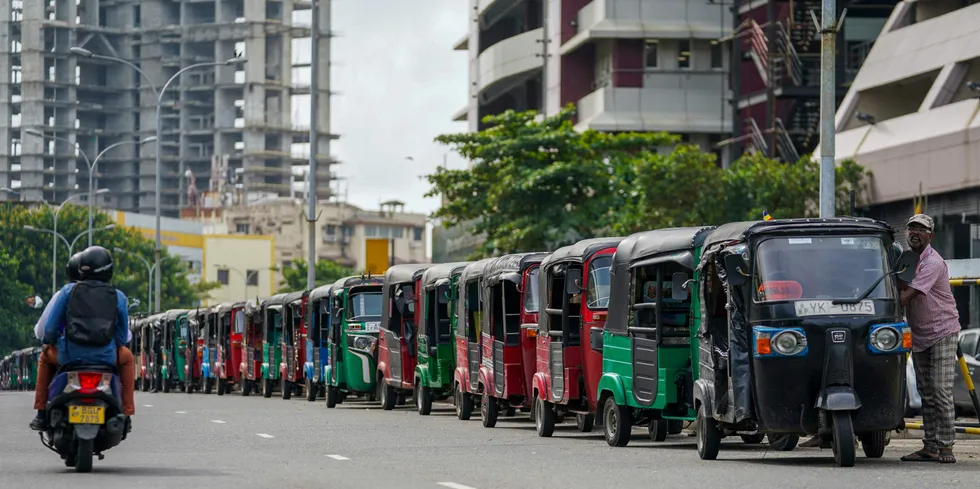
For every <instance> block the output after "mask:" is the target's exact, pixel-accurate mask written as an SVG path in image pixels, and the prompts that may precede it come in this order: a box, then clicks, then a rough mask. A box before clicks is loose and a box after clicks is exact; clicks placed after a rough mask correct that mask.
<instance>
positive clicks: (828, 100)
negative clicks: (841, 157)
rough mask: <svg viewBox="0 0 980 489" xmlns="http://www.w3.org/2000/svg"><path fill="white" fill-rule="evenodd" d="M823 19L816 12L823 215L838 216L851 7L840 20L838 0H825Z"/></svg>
mask: <svg viewBox="0 0 980 489" xmlns="http://www.w3.org/2000/svg"><path fill="white" fill-rule="evenodd" d="M820 14H821V22H817V16H816V14H815V13H813V11H811V12H810V16H811V17H812V18H813V25H816V26H820V217H823V218H826V217H834V213H835V209H834V208H835V190H836V187H837V185H836V183H835V180H834V176H835V174H836V172H835V162H834V159H835V158H834V155H835V152H836V144H835V143H836V141H835V139H836V127H835V122H834V119H835V118H836V112H837V96H836V91H837V76H836V75H837V73H836V69H837V66H836V56H837V32H838V31H839V30H840V26H841V24H843V23H844V17H845V16H846V15H847V9H844V11H843V12H842V13H841V17H840V21H839V22H838V21H837V1H836V0H822V2H821V13H820Z"/></svg>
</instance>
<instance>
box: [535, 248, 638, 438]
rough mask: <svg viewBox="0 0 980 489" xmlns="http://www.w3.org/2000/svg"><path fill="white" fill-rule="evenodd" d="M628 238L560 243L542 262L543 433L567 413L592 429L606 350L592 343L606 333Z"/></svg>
mask: <svg viewBox="0 0 980 489" xmlns="http://www.w3.org/2000/svg"><path fill="white" fill-rule="evenodd" d="M622 240H623V238H593V239H586V240H583V241H579V242H578V243H575V244H574V245H571V246H565V247H563V248H559V249H558V250H556V251H555V252H554V253H552V254H551V255H548V257H547V258H545V259H544V260H543V261H542V262H541V271H540V272H539V274H538V275H539V276H538V294H539V297H540V298H541V303H542V304H541V315H540V317H539V319H538V331H537V351H536V357H537V358H536V364H537V372H536V373H535V374H534V384H533V389H534V395H535V401H534V408H533V411H532V414H531V416H532V418H534V423H535V427H536V428H537V432H538V436H543V437H547V436H551V435H552V433H554V430H555V422H556V421H559V420H563V419H564V417H565V415H566V414H575V417H576V421H577V424H578V429H579V431H582V432H586V433H587V432H590V431H592V426H593V425H594V423H595V412H596V399H594V397H595V392H596V391H597V389H598V387H599V378H600V377H601V376H602V354H601V353H599V352H596V351H594V350H593V349H592V348H590V346H589V345H590V343H589V341H590V340H589V338H590V337H591V335H599V336H600V337H601V336H602V328H603V326H605V324H606V314H607V313H606V310H607V308H608V307H609V267H610V265H611V264H612V255H613V253H615V252H616V246H618V245H619V242H620V241H622ZM583 293H585V296H584V297H583Z"/></svg>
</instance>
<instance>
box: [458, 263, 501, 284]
mask: <svg viewBox="0 0 980 489" xmlns="http://www.w3.org/2000/svg"><path fill="white" fill-rule="evenodd" d="M496 259H497V258H484V259H482V260H480V261H475V262H473V263H470V264H469V265H466V268H464V269H463V271H462V272H460V274H459V283H461V284H465V283H466V282H469V281H471V280H475V279H478V278H480V277H483V276H484V274H485V272H486V269H487V265H489V264H490V262H492V261H494V260H496Z"/></svg>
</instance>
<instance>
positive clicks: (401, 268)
mask: <svg viewBox="0 0 980 489" xmlns="http://www.w3.org/2000/svg"><path fill="white" fill-rule="evenodd" d="M426 268H429V265H428V264H425V263H405V264H402V265H395V266H392V267H389V268H388V271H386V272H385V278H384V283H385V285H394V284H404V283H408V282H411V281H412V277H414V276H415V272H417V271H419V270H425V269H426Z"/></svg>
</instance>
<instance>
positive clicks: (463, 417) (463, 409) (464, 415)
mask: <svg viewBox="0 0 980 489" xmlns="http://www.w3.org/2000/svg"><path fill="white" fill-rule="evenodd" d="M454 396H455V398H456V417H457V418H458V419H459V420H460V421H467V420H469V419H470V416H472V415H473V398H471V397H470V396H469V395H468V394H466V393H465V392H463V391H461V390H460V386H459V385H457V386H456V391H455V393H454Z"/></svg>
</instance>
